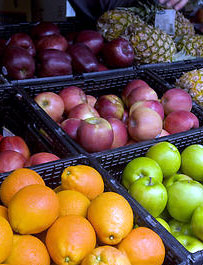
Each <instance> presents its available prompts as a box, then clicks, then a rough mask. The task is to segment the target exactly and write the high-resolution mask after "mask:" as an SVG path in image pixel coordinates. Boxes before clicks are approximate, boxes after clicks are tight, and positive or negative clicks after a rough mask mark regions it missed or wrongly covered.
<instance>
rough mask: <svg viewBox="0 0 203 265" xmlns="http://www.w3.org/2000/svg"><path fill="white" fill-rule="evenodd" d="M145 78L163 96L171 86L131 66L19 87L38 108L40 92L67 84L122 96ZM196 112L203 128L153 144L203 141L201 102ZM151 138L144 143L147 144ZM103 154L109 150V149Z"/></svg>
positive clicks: (121, 148) (67, 137) (91, 92)
mask: <svg viewBox="0 0 203 265" xmlns="http://www.w3.org/2000/svg"><path fill="white" fill-rule="evenodd" d="M136 78H138V79H143V80H144V81H146V82H147V83H148V84H149V85H150V86H151V87H152V88H154V89H155V91H156V92H157V94H158V96H159V98H160V97H161V96H162V95H163V93H164V92H165V91H166V90H168V89H169V88H170V86H168V85H166V83H165V82H163V81H161V80H160V79H159V78H158V77H156V76H155V75H154V74H153V73H151V72H149V71H147V70H146V71H133V70H129V69H125V70H124V69H122V70H115V71H114V72H113V74H112V73H110V74H108V73H104V72H103V73H102V72H100V73H92V74H86V75H83V79H81V80H75V79H74V78H66V77H62V78H58V82H50V79H49V80H47V83H44V82H42V83H41V82H40V81H39V80H37V79H36V80H34V79H33V80H32V82H28V81H26V80H24V81H22V82H20V83H18V84H17V85H18V87H20V88H22V89H23V90H24V91H25V92H27V94H28V95H29V96H30V97H31V98H30V104H32V105H33V106H34V107H35V108H36V110H38V109H39V107H38V105H37V104H36V103H35V102H34V100H33V98H34V96H36V95H37V94H39V93H41V92H43V91H51V92H55V93H58V92H59V91H60V90H61V89H63V88H64V87H66V86H71V85H75V86H79V87H81V88H82V89H83V90H84V92H85V93H86V94H91V95H93V96H95V97H98V96H100V95H104V94H116V95H118V96H121V91H122V89H123V88H124V86H125V85H126V84H127V83H128V82H129V81H131V80H133V79H136ZM192 112H193V113H194V114H195V115H196V116H197V117H198V118H199V122H200V128H198V129H192V130H190V131H187V132H184V133H178V134H174V135H170V136H166V137H162V138H157V139H155V140H150V141H149V142H150V143H151V144H153V143H155V142H159V141H163V140H164V139H169V140H171V141H172V140H173V141H176V139H177V141H182V140H183V141H185V142H188V143H190V142H191V140H194V141H196V140H198V141H200V140H203V127H202V126H203V110H202V108H201V107H199V105H197V104H196V103H195V102H194V103H193V108H192ZM41 113H42V114H43V116H44V117H47V119H48V118H49V117H48V116H47V114H46V113H45V112H44V111H42V110H41ZM49 120H50V124H52V127H54V128H55V130H57V131H58V134H59V135H60V136H61V137H63V138H64V139H66V140H67V141H70V140H71V144H73V145H74V147H75V148H76V149H77V150H78V151H79V152H81V153H85V150H84V149H83V148H82V147H81V146H80V145H79V144H77V143H76V142H75V141H73V140H72V139H70V137H69V136H68V135H67V134H66V133H65V131H63V130H62V129H61V128H60V127H59V126H58V124H56V123H55V122H54V121H53V120H52V119H51V118H49ZM145 143H146V144H147V143H148V141H146V142H143V144H144V145H145ZM136 145H137V144H132V146H136ZM126 148H127V147H126V146H123V147H120V148H116V149H112V150H108V151H107V153H111V152H112V153H114V152H116V151H117V150H118V151H119V152H120V151H125V150H126ZM102 153H106V152H105V151H104V152H102Z"/></svg>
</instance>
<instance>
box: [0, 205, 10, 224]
mask: <svg viewBox="0 0 203 265" xmlns="http://www.w3.org/2000/svg"><path fill="white" fill-rule="evenodd" d="M0 216H2V217H4V218H5V219H6V220H7V221H8V208H7V207H5V206H3V205H0Z"/></svg>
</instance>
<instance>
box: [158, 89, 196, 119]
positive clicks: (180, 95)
mask: <svg viewBox="0 0 203 265" xmlns="http://www.w3.org/2000/svg"><path fill="white" fill-rule="evenodd" d="M161 104H162V105H163V107H164V112H165V115H168V114H169V113H171V112H172V111H177V110H187V111H191V109H192V98H191V96H190V94H189V93H188V92H187V91H185V90H183V89H181V88H172V89H169V90H167V91H166V92H165V93H164V94H163V96H162V97H161Z"/></svg>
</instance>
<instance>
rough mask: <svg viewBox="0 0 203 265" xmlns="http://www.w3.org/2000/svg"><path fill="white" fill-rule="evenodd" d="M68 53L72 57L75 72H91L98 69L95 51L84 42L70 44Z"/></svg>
mask: <svg viewBox="0 0 203 265" xmlns="http://www.w3.org/2000/svg"><path fill="white" fill-rule="evenodd" d="M68 53H69V54H70V56H71V58H72V67H73V70H74V71H75V73H79V74H81V73H89V72H96V71H97V70H98V64H99V62H98V60H97V58H96V56H95V55H94V53H93V52H92V51H91V50H90V48H89V47H87V46H86V45H85V44H83V43H75V44H73V45H71V46H70V48H69V49H68Z"/></svg>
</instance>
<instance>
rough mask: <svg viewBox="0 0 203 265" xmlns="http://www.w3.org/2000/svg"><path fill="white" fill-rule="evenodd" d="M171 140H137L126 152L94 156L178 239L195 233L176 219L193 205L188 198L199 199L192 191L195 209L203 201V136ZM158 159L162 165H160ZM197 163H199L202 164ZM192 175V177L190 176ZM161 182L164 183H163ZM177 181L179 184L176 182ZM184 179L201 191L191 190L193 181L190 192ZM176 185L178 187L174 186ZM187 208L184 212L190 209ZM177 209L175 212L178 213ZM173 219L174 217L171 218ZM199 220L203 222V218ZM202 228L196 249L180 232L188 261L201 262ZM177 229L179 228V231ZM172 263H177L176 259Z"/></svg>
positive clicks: (186, 260) (191, 262) (188, 221)
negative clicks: (139, 141) (144, 141)
mask: <svg viewBox="0 0 203 265" xmlns="http://www.w3.org/2000/svg"><path fill="white" fill-rule="evenodd" d="M171 140H172V139H170V140H169V139H167V141H162V142H159V143H154V144H153V145H152V144H151V143H148V144H140V145H139V144H138V145H137V146H136V147H135V146H134V147H133V146H128V148H127V149H126V150H123V152H116V150H114V152H109V153H107V152H106V153H105V154H101V153H97V154H95V155H94V157H96V158H97V160H98V161H99V163H100V164H101V166H102V167H103V168H105V169H106V170H107V171H108V173H109V174H110V175H111V176H113V177H114V178H115V179H116V180H118V181H119V182H120V183H121V184H122V185H123V187H125V189H126V191H128V193H129V194H130V195H131V196H132V197H133V198H135V200H137V201H138V202H139V203H140V204H141V205H142V206H143V207H144V208H145V209H147V210H148V211H150V213H151V214H152V215H153V216H154V217H156V218H161V220H160V222H161V223H162V225H163V226H164V227H165V228H166V229H167V230H168V231H170V233H172V235H173V236H174V237H176V238H177V239H178V236H179V235H180V234H184V233H185V235H192V236H194V234H191V233H189V230H187V232H186V230H185V232H183V230H181V228H180V226H179V224H180V223H182V222H179V224H178V225H177V223H178V222H177V219H179V221H180V219H181V218H182V217H183V216H182V217H180V215H182V213H184V211H185V210H186V209H187V210H188V209H189V208H190V206H189V204H190V203H189V201H187V200H190V202H191V203H195V200H196V199H195V198H190V195H191V196H194V197H196V195H197V196H199V198H198V199H197V204H196V205H194V209H196V207H198V205H202V191H203V190H202V174H201V177H200V178H199V177H198V174H199V173H200V172H201V170H202V146H203V145H202V140H200V139H198V138H196V137H194V138H193V137H191V138H190V140H189V138H188V140H189V141H188V140H186V139H183V138H182V137H181V138H180V139H178V137H177V138H176V139H175V138H174V139H173V140H172V141H171ZM157 163H158V167H159V169H158V168H157ZM196 163H197V164H196ZM198 163H199V164H198ZM197 165H199V167H198V166H197ZM160 168H161V170H160ZM158 172H159V173H160V172H162V173H161V174H163V175H162V176H163V179H162V177H161V179H162V180H160V179H159V177H160V175H159V173H158ZM189 175H190V176H191V177H189V178H188V176H189ZM181 178H182V179H181ZM184 178H185V179H184ZM158 179H159V180H158ZM182 180H183V182H182ZM198 181H199V183H198ZM158 183H159V184H158ZM160 183H162V184H163V185H160ZM174 183H176V184H175V185H173V184H174ZM184 183H186V186H187V185H188V184H191V183H193V184H194V186H196V185H197V186H198V189H199V195H198V192H197V190H196V191H194V190H192V189H193V188H192V186H193V184H191V193H190V191H189V190H190V188H188V189H187V188H186V186H185V187H184ZM179 184H180V185H182V184H183V187H182V191H181V188H180V189H179V188H178V185H179ZM170 185H171V186H170ZM176 185H177V189H176V187H175V186H176ZM189 186H190V185H189ZM186 190H187V191H186ZM183 191H185V192H186V193H187V195H186V197H184V198H182V195H183V194H184V192H183ZM179 192H180V193H179ZM158 194H159V195H158ZM189 194H190V195H189ZM183 196H184V195H183ZM172 198H173V199H172ZM186 198H187V199H186ZM179 199H180V201H181V200H182V202H181V203H182V204H181V206H180V208H178V207H179V203H180V201H179ZM184 200H185V202H184ZM184 205H185V206H184ZM160 207H162V209H160ZM165 207H166V208H165ZM184 207H185V208H184ZM192 207H193V206H192ZM163 209H164V210H163ZM184 209H185V210H184ZM187 210H186V211H185V212H187ZM158 211H160V212H161V214H160V213H158ZM174 212H176V213H175V215H174ZM192 212H193V210H191V212H190V215H191V213H192ZM177 215H179V216H177ZM183 215H184V214H183ZM200 216H201V215H200ZM162 219H163V220H164V221H163V220H162ZM172 219H173V221H171V220H172ZM157 220H158V219H157ZM193 220H194V218H193ZM196 220H197V219H196ZM165 221H167V222H168V223H166V222H165ZM181 221H183V219H181ZM190 222H191V216H190V217H188V220H187V221H186V219H185V220H184V223H185V224H186V223H190ZM193 222H194V221H193ZM175 223H176V228H175ZM168 224H169V226H168ZM173 224H174V225H173ZM182 224H183V223H182ZM199 224H202V221H201V220H200V219H199ZM200 226H202V225H200ZM176 229H177V230H176ZM200 231H201V230H198V232H197V234H196V235H198V237H199V236H200V235H201V237H200V238H199V239H198V238H197V237H196V236H195V237H196V239H197V242H196V243H197V245H195V244H194V247H197V248H196V250H195V248H194V249H192V247H193V246H192V245H193V243H192V242H189V241H187V240H186V238H187V236H186V238H184V236H183V235H181V237H182V239H181V237H180V238H179V240H180V242H181V243H182V244H183V246H184V247H183V246H182V248H185V249H184V255H185V262H186V264H199V265H200V264H202V260H203V250H202V247H203V245H202V241H201V240H202V232H200ZM174 232H177V234H175V233H174ZM178 232H179V235H178ZM173 233H174V234H173ZM183 238H184V239H183ZM181 240H182V241H181ZM195 241H196V240H195ZM186 249H187V250H186ZM168 264H170V263H168ZM172 264H175V262H174V263H172Z"/></svg>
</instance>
